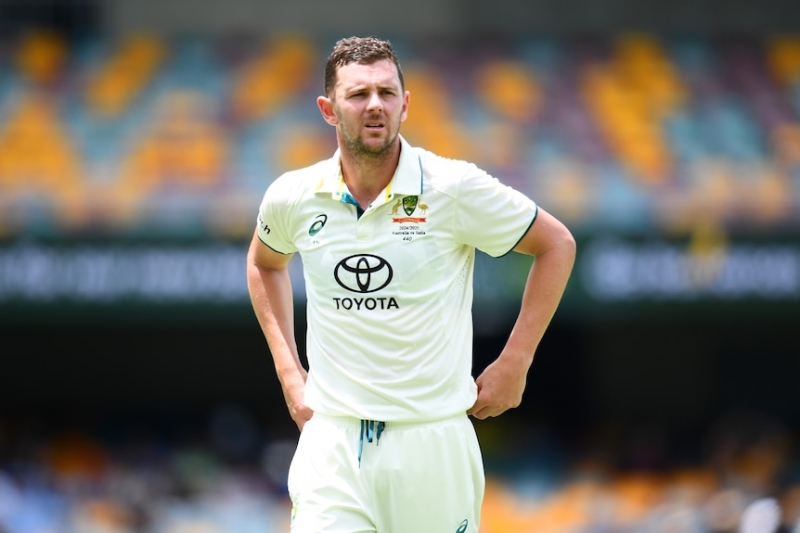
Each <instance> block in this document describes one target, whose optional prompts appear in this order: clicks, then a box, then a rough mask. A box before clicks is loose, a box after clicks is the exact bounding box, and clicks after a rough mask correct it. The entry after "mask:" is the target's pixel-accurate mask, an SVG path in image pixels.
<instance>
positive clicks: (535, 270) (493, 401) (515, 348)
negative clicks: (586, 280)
mask: <svg viewBox="0 0 800 533" xmlns="http://www.w3.org/2000/svg"><path fill="white" fill-rule="evenodd" d="M514 251H515V252H519V253H523V254H527V255H532V256H533V257H534V261H533V265H532V266H531V270H530V273H529V274H528V280H527V282H526V283H525V290H524V292H523V294H522V304H521V308H520V312H519V316H518V317H517V320H516V322H515V323H514V328H513V329H512V330H511V334H510V335H509V338H508V341H507V342H506V345H505V347H504V348H503V351H502V352H501V353H500V356H499V357H498V358H497V359H496V360H495V361H494V362H492V363H491V364H490V365H489V366H487V367H486V369H485V370H484V371H483V372H482V373H481V375H480V376H478V378H477V379H476V380H475V382H476V384H477V386H478V399H477V400H476V402H475V404H474V405H473V406H472V407H471V408H470V409H469V411H467V414H469V415H472V416H474V417H475V418H479V419H485V418H488V417H491V416H498V415H500V414H502V413H504V412H505V411H507V410H508V409H511V408H514V407H518V406H519V405H520V403H521V402H522V394H523V392H524V390H525V384H526V381H527V375H528V370H529V369H530V366H531V364H532V363H533V356H534V354H535V353H536V349H537V347H538V346H539V342H540V341H541V340H542V337H543V336H544V333H545V331H546V330H547V327H548V326H549V325H550V321H551V320H552V318H553V315H554V314H555V312H556V309H557V308H558V304H559V302H560V301H561V297H562V295H563V294H564V290H565V289H566V286H567V281H568V280H569V276H570V274H571V272H572V266H573V264H574V263H575V239H574V238H573V236H572V234H571V233H570V231H569V230H568V229H567V227H566V226H564V224H562V223H561V222H560V221H559V220H558V219H556V218H555V217H554V216H553V215H551V214H549V213H547V212H546V211H544V210H543V209H542V208H541V207H540V208H539V213H538V216H537V217H536V221H535V222H534V223H533V224H532V225H531V227H530V228H529V229H528V231H527V233H526V234H525V236H524V237H523V238H522V240H521V241H520V242H519V243H518V244H517V246H516V247H515V248H514Z"/></svg>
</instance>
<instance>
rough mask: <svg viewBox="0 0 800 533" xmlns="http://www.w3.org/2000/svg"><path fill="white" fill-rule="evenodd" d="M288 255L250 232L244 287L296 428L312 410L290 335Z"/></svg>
mask: <svg viewBox="0 0 800 533" xmlns="http://www.w3.org/2000/svg"><path fill="white" fill-rule="evenodd" d="M291 258H292V254H281V253H278V252H276V251H275V250H273V249H271V248H270V247H269V246H267V245H266V244H264V243H263V242H261V239H259V237H258V231H256V232H254V234H253V239H252V241H251V242H250V249H249V251H248V253H247V288H248V291H249V293H250V302H251V303H252V305H253V310H254V311H255V314H256V318H257V319H258V323H259V325H260V326H261V330H262V331H263V332H264V336H265V337H266V339H267V344H268V345H269V349H270V352H271V353H272V359H273V361H274V362H275V370H276V372H277V374H278V380H279V381H280V384H281V388H282V389H283V396H284V398H285V399H286V405H287V407H288V408H289V414H290V415H291V417H292V419H293V420H294V421H295V423H296V424H297V427H298V428H300V430H302V429H303V426H304V425H305V423H306V421H308V420H309V419H310V418H311V415H312V414H313V412H312V411H311V409H309V408H308V407H306V405H305V402H304V388H305V382H306V377H307V376H308V373H307V372H306V369H305V368H304V367H303V364H302V363H301V361H300V355H299V354H298V352H297V342H296V341H295V336H294V302H293V295H292V282H291V279H290V278H289V269H288V265H289V260H290V259H291Z"/></svg>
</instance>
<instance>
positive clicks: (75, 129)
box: [0, 32, 800, 236]
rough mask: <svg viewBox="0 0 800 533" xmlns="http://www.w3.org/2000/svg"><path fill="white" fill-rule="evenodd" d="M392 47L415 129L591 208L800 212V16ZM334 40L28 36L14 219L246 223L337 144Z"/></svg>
mask: <svg viewBox="0 0 800 533" xmlns="http://www.w3.org/2000/svg"><path fill="white" fill-rule="evenodd" d="M396 46H397V48H398V50H400V51H401V54H402V56H403V57H402V60H403V64H404V67H405V75H406V81H407V86H408V89H410V90H411V92H412V107H411V112H410V115H409V119H408V121H407V122H406V123H405V124H404V126H403V133H404V135H406V137H407V138H408V139H409V140H410V141H411V142H413V143H416V144H419V145H422V146H425V147H427V148H429V149H431V150H433V151H436V152H439V153H441V154H442V155H445V156H448V157H455V158H465V159H469V160H472V161H475V162H476V163H477V164H479V165H480V166H482V167H484V168H485V169H486V170H488V171H489V172H491V173H493V174H494V175H496V176H498V177H499V178H500V179H501V180H503V181H505V182H507V183H508V184H509V185H512V186H515V187H518V188H520V189H521V190H523V191H524V192H526V193H528V194H530V195H532V196H533V197H534V198H535V199H537V201H539V203H541V204H542V205H545V206H548V207H549V208H550V210H551V211H553V212H555V213H557V214H559V215H560V216H562V217H563V218H565V219H566V220H567V221H568V222H570V223H572V224H574V225H577V227H579V228H581V227H584V228H603V227H605V226H608V225H610V226H613V227H614V228H615V229H622V230H624V229H626V228H629V229H642V228H651V229H659V228H662V227H664V226H667V227H675V226H679V225H681V224H683V223H684V222H685V221H686V219H687V217H688V218H691V216H692V214H691V213H693V212H695V210H696V208H697V206H704V207H707V208H709V210H708V211H707V213H713V216H714V217H715V218H716V219H717V221H718V223H720V224H722V225H724V224H726V223H729V222H731V221H736V222H737V223H743V220H742V218H741V217H742V216H745V217H749V218H747V222H749V223H752V224H754V225H755V226H756V227H763V228H769V227H771V226H772V225H775V224H786V223H787V222H791V221H792V220H794V219H795V218H796V217H794V218H793V217H792V216H791V213H792V211H796V210H797V208H798V201H800V119H799V118H798V117H800V38H798V37H796V36H792V35H775V36H774V37H772V38H769V39H761V40H758V41H755V40H746V39H738V40H737V39H712V38H710V37H709V38H702V39H700V38H688V37H675V38H659V37H656V36H654V35H648V34H641V33H640V34H636V33H631V34H620V35H617V36H614V37H607V38H603V39H599V38H598V39H580V38H575V39H566V38H564V39H561V40H558V39H544V38H536V37H530V38H525V37H514V38H509V39H507V40H505V41H503V40H492V41H491V42H488V41H487V42H477V43H476V42H471V43H468V44H467V43H461V42H458V41H457V40H454V41H452V42H450V41H446V40H445V41H442V42H440V43H437V44H436V45H435V46H431V45H430V43H427V44H426V43H415V42H413V41H410V40H404V39H402V38H399V39H398V40H397V43H396ZM326 52H327V50H326V49H325V47H323V46H322V44H321V43H320V42H319V41H316V40H314V39H313V38H311V37H308V36H303V35H296V34H287V35H271V36H266V37H252V36H251V37H242V36H237V37H215V38H212V37H207V38H198V37H183V38H178V37H172V38H169V39H167V38H164V37H159V36H156V35H148V34H131V35H128V36H124V37H121V38H119V39H117V40H111V39H108V38H101V37H86V38H83V39H80V40H78V39H74V40H71V41H68V40H65V39H64V38H62V37H59V36H58V35H54V34H52V33H41V32H39V33H31V34H30V35H26V36H24V37H22V38H19V39H18V40H17V41H14V42H12V43H10V44H9V45H8V46H6V47H5V48H3V49H2V50H1V51H0V65H2V66H0V69H1V70H2V76H0V204H2V207H3V210H2V211H3V215H2V220H0V224H4V225H5V226H6V228H7V231H10V232H11V233H16V234H25V233H36V232H41V231H46V232H53V231H55V232H60V231H69V232H77V233H78V234H80V232H81V231H84V230H91V229H92V228H97V227H101V228H105V229H106V230H108V231H112V232H115V231H116V232H122V233H124V232H128V231H136V230H137V229H140V228H141V227H142V226H143V225H144V226H147V227H151V228H153V227H158V228H159V231H162V232H166V233H170V234H174V235H181V234H182V233H184V232H186V231H196V228H197V227H198V224H199V225H200V226H203V227H208V226H209V225H211V226H213V225H214V224H215V222H214V221H215V220H217V221H218V220H228V221H231V220H233V222H229V226H230V227H229V228H228V229H227V230H226V231H227V233H229V234H231V235H232V236H236V235H237V232H240V231H241V232H245V230H244V228H245V227H248V225H249V221H250V219H251V218H252V217H251V213H250V211H252V209H254V207H255V205H256V204H257V202H258V199H259V198H260V196H261V194H262V193H263V190H264V188H265V187H266V186H267V185H268V184H269V183H270V182H271V180H272V179H274V178H275V177H276V176H277V175H279V174H280V173H281V172H283V171H285V170H287V169H290V168H294V167H297V166H301V165H305V164H309V163H311V162H313V161H316V160H318V159H320V158H323V157H327V156H328V155H329V154H330V153H331V151H332V150H333V149H334V147H335V146H334V138H333V135H332V131H330V128H329V126H327V125H326V124H324V122H323V121H322V120H321V119H320V118H319V116H318V112H317V110H316V105H315V103H314V100H315V98H316V96H317V95H318V94H319V93H320V92H321V84H322V81H321V77H322V66H323V61H324V58H325V55H326ZM749 201H752V205H749V206H748V207H747V208H746V209H744V210H743V209H742V206H743V205H746V204H748V202H749ZM176 205H179V206H183V207H182V211H181V212H182V213H184V214H185V215H186V216H177V217H176V216H175V211H174V208H175V206H176ZM220 206H230V209H232V210H233V212H231V213H229V215H230V216H219V215H220V209H226V208H225V207H222V208H221V207H220ZM675 206H679V208H677V209H676V208H675ZM609 211H613V214H610V213H609ZM245 218H246V220H247V221H248V222H247V223H245V222H244V219H245ZM8 228H11V229H8ZM234 228H236V229H234ZM239 236H244V233H242V234H241V235H239Z"/></svg>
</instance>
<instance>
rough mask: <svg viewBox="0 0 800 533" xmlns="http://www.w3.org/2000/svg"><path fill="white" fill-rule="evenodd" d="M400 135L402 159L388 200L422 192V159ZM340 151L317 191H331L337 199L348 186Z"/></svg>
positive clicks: (388, 189)
mask: <svg viewBox="0 0 800 533" xmlns="http://www.w3.org/2000/svg"><path fill="white" fill-rule="evenodd" d="M399 137H400V160H399V161H398V163H397V169H396V170H395V172H394V176H392V181H390V182H389V185H388V186H387V187H386V195H387V200H388V199H389V198H392V197H393V196H394V195H401V196H410V195H418V194H422V160H421V159H420V156H419V154H418V153H417V151H416V150H415V149H414V147H413V146H411V145H410V144H408V142H407V141H406V140H405V139H404V138H403V136H402V135H399ZM339 158H340V151H339V150H338V149H337V150H336V152H335V153H334V154H333V157H331V158H330V159H329V160H328V161H329V163H330V164H329V166H328V170H327V171H326V172H325V176H323V177H321V178H320V180H319V182H318V183H317V188H316V192H318V193H330V194H331V195H333V196H334V198H335V199H341V196H342V194H343V192H344V191H346V190H347V187H346V186H345V184H344V177H343V176H342V166H341V161H340V159H339Z"/></svg>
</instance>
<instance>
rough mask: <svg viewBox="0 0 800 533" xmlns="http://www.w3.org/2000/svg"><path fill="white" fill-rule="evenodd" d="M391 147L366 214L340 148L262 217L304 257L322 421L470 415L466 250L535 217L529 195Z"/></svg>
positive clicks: (469, 267)
mask: <svg viewBox="0 0 800 533" xmlns="http://www.w3.org/2000/svg"><path fill="white" fill-rule="evenodd" d="M401 143H402V147H401V152H400V162H399V165H398V168H397V171H396V172H395V175H394V177H393V178H392V181H391V182H390V183H389V185H388V186H387V187H386V189H385V190H384V191H383V193H382V194H381V195H380V196H379V197H378V198H377V199H376V200H375V201H374V202H373V204H372V205H370V206H369V208H368V209H367V210H366V211H364V212H363V214H360V211H361V210H360V208H358V207H357V205H356V202H355V200H354V199H353V198H352V197H351V196H350V194H349V192H348V191H347V187H346V185H345V183H344V180H343V179H342V173H341V167H340V163H339V152H338V151H337V152H336V153H335V154H334V156H333V157H332V158H331V159H328V160H325V161H321V162H319V163H316V164H314V165H312V166H310V167H306V168H303V169H300V170H295V171H291V172H287V173H285V174H283V175H282V176H280V177H279V178H278V179H276V180H275V181H274V182H273V183H272V184H271V185H270V186H269V188H268V189H267V191H266V193H265V195H264V198H263V201H262V203H261V207H260V209H259V216H258V235H259V237H260V239H261V240H262V241H263V242H264V243H265V244H266V245H267V246H269V247H270V248H272V249H274V250H276V251H278V252H280V253H283V254H291V253H295V252H299V253H300V255H301V258H302V261H303V270H304V278H305V284H306V295H307V299H308V302H307V309H306V312H307V323H308V331H307V347H306V350H307V353H306V356H307V358H308V363H309V374H308V381H307V383H306V390H305V401H306V404H307V405H308V406H309V407H311V408H312V409H313V410H314V411H317V412H320V413H324V414H328V415H331V416H352V417H355V418H360V419H368V420H381V421H386V422H389V421H394V422H397V421H425V420H434V419H439V418H444V417H448V416H452V415H455V414H457V413H463V412H464V411H466V410H467V409H469V408H470V407H471V406H472V404H473V403H474V402H475V399H476V397H477V388H476V386H475V381H474V378H473V377H472V277H473V266H474V262H475V249H476V248H477V249H479V250H482V251H484V252H485V253H487V254H488V255H490V256H494V257H497V256H501V255H504V254H506V253H507V252H509V251H510V250H512V249H513V248H514V246H515V245H516V244H517V243H518V242H519V240H520V239H521V238H522V237H523V235H524V234H525V232H526V231H527V230H528V228H529V227H530V226H531V224H533V221H534V220H535V218H536V214H537V206H536V204H535V203H534V202H533V201H532V200H531V199H529V198H527V197H526V196H525V195H523V194H522V193H520V192H518V191H516V190H514V189H511V188H510V187H508V186H505V185H503V184H501V183H500V182H499V181H498V180H497V179H496V178H493V177H491V176H490V175H489V174H487V173H486V172H484V171H482V170H481V169H479V168H478V167H477V166H475V165H474V164H471V163H468V162H465V161H457V160H452V159H446V158H443V157H440V156H437V155H435V154H432V153H431V152H428V151H426V150H423V149H420V148H416V147H412V146H411V145H409V144H408V143H407V142H406V141H405V139H402V137H401ZM359 214H360V216H359Z"/></svg>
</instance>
